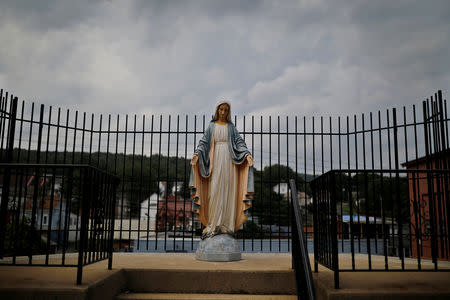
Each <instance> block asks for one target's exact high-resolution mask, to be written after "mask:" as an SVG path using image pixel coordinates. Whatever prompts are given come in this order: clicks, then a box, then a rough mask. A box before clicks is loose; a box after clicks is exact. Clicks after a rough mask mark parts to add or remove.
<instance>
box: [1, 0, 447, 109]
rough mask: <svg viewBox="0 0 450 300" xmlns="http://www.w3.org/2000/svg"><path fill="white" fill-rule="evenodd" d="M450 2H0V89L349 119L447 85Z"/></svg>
mask: <svg viewBox="0 0 450 300" xmlns="http://www.w3.org/2000/svg"><path fill="white" fill-rule="evenodd" d="M449 36H450V1H448V0H442V1H434V0H433V1H423V0H418V1H412V0H408V1H401V0H397V1H392V0H386V1H332V0H327V1H325V0H314V1H249V0H247V1H245V0H244V1H208V0H205V1H115V0H112V1H56V0H53V1H52V0H46V1H43V0H42V1H41V0H40V1H25V0H24V1H18V0H11V1H7V0H3V1H1V3H0V43H1V46H0V87H2V88H4V89H7V90H9V91H11V92H13V93H14V94H15V95H17V96H19V98H20V99H23V100H28V101H31V100H34V101H36V102H38V103H45V104H49V105H54V106H60V107H62V108H76V109H78V110H80V111H87V112H104V113H114V114H116V113H123V114H124V113H131V114H133V113H138V114H143V113H145V114H160V113H162V114H166V113H172V114H185V113H188V114H193V113H198V114H203V113H206V114H210V113H211V111H212V110H213V107H214V104H215V103H216V102H217V100H218V99H219V98H227V99H230V100H231V101H232V104H233V112H235V113H238V114H241V115H242V114H245V115H261V114H262V115H269V114H272V115H299V116H303V115H306V116H309V115H316V116H329V115H331V116H335V115H352V114H354V113H359V112H369V111H375V110H378V109H386V108H391V107H400V106H402V105H408V106H409V105H410V104H414V103H419V101H421V100H422V99H423V98H425V97H427V96H429V95H431V94H432V93H434V92H435V91H436V90H437V89H442V90H444V95H447V94H448V92H449V87H450V39H449Z"/></svg>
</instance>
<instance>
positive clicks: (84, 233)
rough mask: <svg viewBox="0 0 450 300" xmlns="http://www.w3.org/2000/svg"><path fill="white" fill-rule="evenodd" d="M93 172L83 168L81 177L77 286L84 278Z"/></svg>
mask: <svg viewBox="0 0 450 300" xmlns="http://www.w3.org/2000/svg"><path fill="white" fill-rule="evenodd" d="M91 171H92V170H91V169H90V168H88V167H85V168H83V171H82V172H80V175H82V176H83V178H82V182H83V198H82V199H81V227H80V244H79V247H78V266H77V268H78V269H77V284H81V281H82V276H83V265H84V262H83V258H84V252H85V250H86V249H85V248H86V244H87V240H88V230H89V228H88V222H89V214H90V203H91V196H92V195H91V194H92V182H91V181H92V172H91Z"/></svg>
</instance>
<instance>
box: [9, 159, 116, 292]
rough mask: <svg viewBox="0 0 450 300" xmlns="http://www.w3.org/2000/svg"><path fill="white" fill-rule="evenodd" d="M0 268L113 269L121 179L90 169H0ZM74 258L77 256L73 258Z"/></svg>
mask: <svg viewBox="0 0 450 300" xmlns="http://www.w3.org/2000/svg"><path fill="white" fill-rule="evenodd" d="M0 170H1V174H2V175H1V176H0V183H1V186H2V195H1V201H2V202H1V215H2V219H1V220H2V226H1V228H0V258H1V260H0V265H31V266H64V267H77V268H78V272H77V283H78V284H81V280H82V268H83V266H85V265H88V264H91V263H94V262H97V261H100V260H104V259H109V262H108V267H109V269H111V266H112V249H113V248H112V246H113V245H112V243H113V234H114V228H113V225H114V208H115V199H116V187H117V185H118V178H117V177H115V176H113V175H110V174H108V173H106V172H105V171H102V170H99V169H97V168H95V167H91V166H88V165H71V164H66V165H59V164H11V163H1V164H0ZM72 252H78V254H74V253H72Z"/></svg>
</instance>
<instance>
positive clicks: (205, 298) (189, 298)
mask: <svg viewBox="0 0 450 300" xmlns="http://www.w3.org/2000/svg"><path fill="white" fill-rule="evenodd" d="M115 299H116V300H144V299H152V300H156V299H158V300H194V299H199V300H213V299H217V300H225V299H227V300H241V299H242V300H295V299H297V296H296V295H255V294H252V295H251V294H177V293H123V294H120V295H118V296H116V298H115Z"/></svg>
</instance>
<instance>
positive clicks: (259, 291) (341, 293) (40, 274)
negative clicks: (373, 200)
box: [0, 253, 450, 300]
mask: <svg viewBox="0 0 450 300" xmlns="http://www.w3.org/2000/svg"><path fill="white" fill-rule="evenodd" d="M355 259H356V262H357V266H361V267H363V266H364V264H366V261H367V256H366V255H357V256H356V257H355ZM389 259H390V265H392V266H395V265H396V264H397V263H398V266H400V262H399V261H398V260H397V262H396V258H389ZM35 261H36V262H38V260H35ZM340 261H341V266H343V267H344V266H345V265H347V266H351V259H350V256H349V255H347V254H342V255H341V258H340ZM372 261H373V266H383V264H384V257H373V259H372ZM311 263H312V261H311ZM414 263H415V261H414V260H407V261H406V264H407V266H408V267H411V266H413V264H414ZM442 266H443V267H449V268H450V265H448V263H447V265H446V264H443V265H442ZM424 267H428V268H432V265H431V264H430V263H429V262H424ZM340 277H341V280H340V285H341V288H340V289H338V290H335V289H334V282H333V273H332V272H331V271H329V270H328V269H326V268H324V267H320V268H319V273H314V274H313V278H314V280H315V285H316V293H317V296H318V297H317V298H318V299H396V300H400V299H450V273H444V272H439V273H435V272H421V273H419V272H401V273H400V272H389V273H388V272H352V273H341V274H340ZM75 279H76V268H62V267H25V266H24V267H18V266H16V267H14V266H0V299H114V297H117V298H116V299H196V298H195V294H199V293H200V294H201V295H202V297H203V299H237V298H236V296H238V295H240V296H242V297H243V296H244V294H245V297H247V298H246V299H275V298H271V297H276V296H277V297H278V298H280V299H281V297H288V298H285V299H291V298H292V296H294V295H293V294H294V293H295V283H294V274H293V271H292V270H291V256H290V254H243V255H242V260H241V261H236V262H226V263H224V262H205V261H198V260H195V257H194V254H178V253H170V254H157V253H150V254H149V253H142V254H141V253H137V254H136V253H115V254H114V262H113V270H108V269H107V261H102V262H99V263H96V264H92V265H89V266H87V267H85V268H84V272H83V284H82V285H80V286H77V285H76V284H75ZM205 287H206V288H205ZM149 293H152V294H149ZM158 294H159V296H158ZM218 294H219V295H218ZM230 294H231V295H232V296H229V297H228V296H227V295H230ZM261 295H264V296H265V297H266V298H258V297H259V296H261ZM257 296H258V297H257ZM143 297H144V298H143ZM145 297H147V298H145ZM148 297H153V298H148ZM158 297H159V298H158ZM189 297H191V298H189ZM227 297H228V298H227ZM242 297H240V299H245V298H242ZM248 297H250V298H248ZM252 297H254V298H252ZM278 298H277V299H278ZM197 299H202V298H197Z"/></svg>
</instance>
